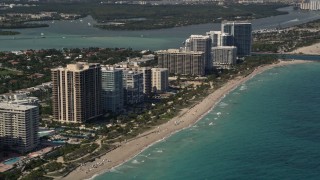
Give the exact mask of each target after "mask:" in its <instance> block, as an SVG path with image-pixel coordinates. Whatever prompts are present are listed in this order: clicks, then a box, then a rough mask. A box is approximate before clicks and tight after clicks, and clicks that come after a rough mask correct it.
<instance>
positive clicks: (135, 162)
mask: <svg viewBox="0 0 320 180" xmlns="http://www.w3.org/2000/svg"><path fill="white" fill-rule="evenodd" d="M131 163H132V164H139V163H140V162H139V161H138V160H136V159H135V160H133V161H132V162H131Z"/></svg>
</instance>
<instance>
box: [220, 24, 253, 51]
mask: <svg viewBox="0 0 320 180" xmlns="http://www.w3.org/2000/svg"><path fill="white" fill-rule="evenodd" d="M221 31H222V33H228V34H230V35H232V36H233V43H232V45H233V46H236V47H237V48H238V50H237V55H238V56H249V55H251V44H252V35H251V34H252V26H251V23H248V22H228V21H224V22H222V23H221Z"/></svg>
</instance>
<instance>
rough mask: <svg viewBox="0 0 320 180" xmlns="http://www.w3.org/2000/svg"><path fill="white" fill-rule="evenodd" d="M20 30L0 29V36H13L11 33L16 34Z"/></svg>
mask: <svg viewBox="0 0 320 180" xmlns="http://www.w3.org/2000/svg"><path fill="white" fill-rule="evenodd" d="M18 34H20V32H17V31H1V30H0V36H13V35H18Z"/></svg>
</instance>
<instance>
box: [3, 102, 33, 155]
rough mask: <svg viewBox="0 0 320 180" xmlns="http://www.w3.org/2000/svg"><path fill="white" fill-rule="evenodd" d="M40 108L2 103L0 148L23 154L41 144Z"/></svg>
mask: <svg viewBox="0 0 320 180" xmlns="http://www.w3.org/2000/svg"><path fill="white" fill-rule="evenodd" d="M38 129H39V108H38V106H33V105H21V104H10V103H0V146H1V147H4V146H7V147H9V148H10V149H12V150H17V151H19V152H21V153H24V152H28V151H31V150H33V149H35V148H36V147H37V145H38V144H39V137H38Z"/></svg>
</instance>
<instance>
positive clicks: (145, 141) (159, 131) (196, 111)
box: [63, 60, 308, 180]
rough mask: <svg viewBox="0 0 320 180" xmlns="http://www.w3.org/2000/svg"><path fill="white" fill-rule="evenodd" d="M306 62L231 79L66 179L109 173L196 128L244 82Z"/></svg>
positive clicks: (275, 65)
mask: <svg viewBox="0 0 320 180" xmlns="http://www.w3.org/2000/svg"><path fill="white" fill-rule="evenodd" d="M306 62H308V61H301V60H294V61H281V62H279V63H277V64H271V65H266V66H261V67H258V68H256V69H255V70H254V71H253V72H252V73H251V74H250V75H248V76H246V77H237V78H235V79H233V80H230V81H229V82H228V83H226V84H225V85H224V86H223V87H221V88H219V89H218V90H216V91H215V92H213V93H212V94H210V95H208V96H207V97H206V98H205V99H203V100H202V101H201V102H199V103H198V104H196V105H195V106H193V107H192V108H190V109H186V110H184V111H182V112H181V113H180V115H179V116H177V117H175V118H173V119H171V120H170V121H168V122H167V123H165V124H162V125H160V126H159V127H156V128H154V129H152V130H149V131H147V132H145V133H143V134H141V135H139V136H138V137H136V138H134V139H133V140H130V141H127V142H123V143H122V144H121V146H120V147H119V148H117V149H115V150H113V151H111V152H109V153H107V154H105V155H104V156H102V157H101V158H100V159H96V160H95V161H94V162H89V163H86V164H85V165H83V166H81V167H78V168H77V169H76V170H74V171H73V172H71V173H70V174H69V175H68V176H66V177H64V178H63V179H67V180H74V179H90V178H92V177H93V176H95V175H97V174H101V173H104V172H106V171H109V170H110V169H112V168H113V167H116V166H118V165H121V164H122V163H124V162H126V161H128V160H130V159H131V158H133V157H134V156H136V155H137V154H139V153H140V152H141V151H143V150H144V149H146V148H147V147H149V146H151V145H152V144H154V143H156V142H158V141H161V140H163V139H165V138H166V137H169V136H170V135H172V134H173V133H175V132H177V131H179V130H182V129H184V128H187V127H190V126H192V125H193V124H194V123H196V122H197V121H198V120H199V119H201V117H202V116H204V115H205V114H206V113H207V112H208V111H210V110H211V109H212V108H213V107H214V106H215V105H216V104H218V103H219V101H220V100H221V99H222V98H223V97H224V96H225V95H226V94H228V93H229V92H230V91H232V90H233V89H235V88H236V87H238V86H239V85H241V84H242V83H244V82H246V81H247V80H249V79H251V78H252V77H254V76H255V75H257V74H259V73H262V72H264V71H265V70H268V69H271V68H274V67H280V66H286V65H289V64H299V63H306Z"/></svg>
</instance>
